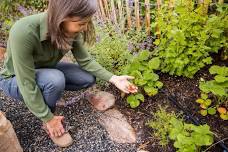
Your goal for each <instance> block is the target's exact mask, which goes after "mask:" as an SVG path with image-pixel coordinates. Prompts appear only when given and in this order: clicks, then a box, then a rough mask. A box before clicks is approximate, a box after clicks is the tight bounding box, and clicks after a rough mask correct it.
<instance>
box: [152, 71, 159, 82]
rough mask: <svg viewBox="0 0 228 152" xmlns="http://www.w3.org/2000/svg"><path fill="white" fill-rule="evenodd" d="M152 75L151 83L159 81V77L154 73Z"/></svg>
mask: <svg viewBox="0 0 228 152" xmlns="http://www.w3.org/2000/svg"><path fill="white" fill-rule="evenodd" d="M151 75H152V79H151V80H152V81H157V80H158V79H159V76H158V75H157V74H156V73H151Z"/></svg>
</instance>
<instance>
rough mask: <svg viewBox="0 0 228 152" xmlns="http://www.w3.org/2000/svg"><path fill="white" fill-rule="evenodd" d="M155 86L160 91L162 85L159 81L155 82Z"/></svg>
mask: <svg viewBox="0 0 228 152" xmlns="http://www.w3.org/2000/svg"><path fill="white" fill-rule="evenodd" d="M155 86H157V87H158V88H159V89H161V88H162V87H163V83H162V82H161V81H157V82H156V83H155Z"/></svg>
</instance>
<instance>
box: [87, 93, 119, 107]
mask: <svg viewBox="0 0 228 152" xmlns="http://www.w3.org/2000/svg"><path fill="white" fill-rule="evenodd" d="M86 99H87V100H88V101H89V102H90V103H91V104H92V106H93V107H94V108H95V109H96V110H98V111H106V110H107V109H110V108H112V107H113V106H114V104H115V97H114V95H113V94H111V93H108V92H105V91H95V92H90V93H89V94H88V95H87V97H86Z"/></svg>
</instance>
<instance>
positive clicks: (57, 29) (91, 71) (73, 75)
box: [0, 0, 137, 147]
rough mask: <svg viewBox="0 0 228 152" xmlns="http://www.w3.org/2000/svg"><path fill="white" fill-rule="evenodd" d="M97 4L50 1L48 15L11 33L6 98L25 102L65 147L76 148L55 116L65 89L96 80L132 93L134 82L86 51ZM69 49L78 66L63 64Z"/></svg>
mask: <svg viewBox="0 0 228 152" xmlns="http://www.w3.org/2000/svg"><path fill="white" fill-rule="evenodd" d="M96 1H97V0H49V6H48V10H47V12H43V13H40V14H36V15H31V16H27V17H24V18H22V19H20V20H19V21H17V22H16V23H15V24H14V26H13V27H12V29H11V30H10V34H9V40H8V44H7V55H6V56H7V57H6V58H5V61H4V67H3V70H2V71H1V73H0V74H1V75H0V88H1V89H2V90H3V91H4V93H5V94H6V95H8V96H11V97H12V98H14V99H17V100H21V101H23V102H24V103H25V104H26V106H27V107H28V109H29V110H30V111H31V112H32V113H33V114H34V115H35V116H36V117H38V118H39V119H41V120H42V121H43V128H45V130H46V132H47V133H48V134H49V135H50V137H51V139H52V140H53V142H54V143H56V144H57V145H59V146H61V147H66V146H69V145H71V143H72V138H71V136H70V134H69V133H67V132H65V129H64V127H63V124H62V120H63V118H64V117H63V116H58V115H54V112H55V107H56V103H57V101H58V100H59V99H60V98H61V95H62V93H63V91H64V90H69V91H75V90H79V89H82V88H88V87H90V86H92V85H93V84H94V83H95V77H98V78H100V79H103V80H105V81H108V82H110V83H112V84H114V85H115V86H116V87H117V88H118V89H120V90H121V91H123V92H125V93H129V91H128V89H127V88H128V86H129V85H130V82H129V81H128V80H129V79H132V77H130V76H116V75H113V74H112V73H111V72H109V71H107V70H106V69H104V68H103V67H102V66H101V65H99V64H98V63H97V62H96V61H94V60H93V59H92V58H91V56H90V54H89V53H88V51H87V49H86V48H85V47H84V43H88V44H90V42H92V41H93V38H94V37H95V34H94V29H93V24H92V16H93V15H94V13H95V12H96V9H97V3H96ZM69 50H71V51H72V53H73V55H74V57H75V59H76V61H77V63H78V65H77V64H73V63H62V62H59V61H60V60H61V59H62V57H63V56H64V55H65V54H66V53H67V52H68V51H69ZM135 91H137V88H136V90H135ZM28 123H29V122H28Z"/></svg>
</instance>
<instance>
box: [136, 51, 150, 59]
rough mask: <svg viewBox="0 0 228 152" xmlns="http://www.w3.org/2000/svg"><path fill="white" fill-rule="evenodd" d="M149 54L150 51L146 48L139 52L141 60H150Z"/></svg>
mask: <svg viewBox="0 0 228 152" xmlns="http://www.w3.org/2000/svg"><path fill="white" fill-rule="evenodd" d="M149 56H150V52H149V51H146V50H144V51H142V52H140V53H139V56H138V60H139V61H144V60H148V58H149Z"/></svg>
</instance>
